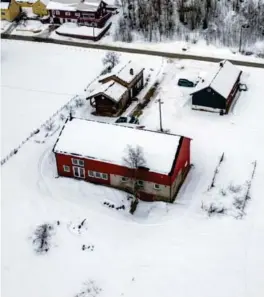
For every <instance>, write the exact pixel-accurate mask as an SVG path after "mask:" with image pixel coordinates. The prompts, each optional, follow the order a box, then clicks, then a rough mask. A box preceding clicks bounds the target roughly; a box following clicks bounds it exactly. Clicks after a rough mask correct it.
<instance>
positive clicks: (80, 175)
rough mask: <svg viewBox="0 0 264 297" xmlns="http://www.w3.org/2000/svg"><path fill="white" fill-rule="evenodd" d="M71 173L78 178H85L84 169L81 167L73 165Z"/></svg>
mask: <svg viewBox="0 0 264 297" xmlns="http://www.w3.org/2000/svg"><path fill="white" fill-rule="evenodd" d="M72 169H73V175H74V176H75V177H78V178H85V170H84V168H82V167H77V166H73V167H72Z"/></svg>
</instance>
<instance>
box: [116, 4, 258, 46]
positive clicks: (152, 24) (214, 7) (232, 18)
mask: <svg viewBox="0 0 264 297" xmlns="http://www.w3.org/2000/svg"><path fill="white" fill-rule="evenodd" d="M118 1H119V0H117V2H118ZM120 1H121V3H120V5H121V16H120V18H119V21H118V25H117V29H116V32H115V39H116V40H121V41H125V42H132V41H133V38H134V37H135V36H136V35H138V36H141V37H143V38H144V40H145V41H148V42H152V41H153V42H157V41H165V40H172V39H173V40H185V41H190V42H193V43H196V42H197V41H198V40H199V39H204V40H206V42H207V44H221V45H224V46H228V47H237V46H239V43H240V42H241V40H242V41H243V48H249V47H250V46H252V45H254V44H255V43H256V42H257V41H263V40H264V1H263V0H126V1H125V0H120ZM241 28H242V29H241Z"/></svg>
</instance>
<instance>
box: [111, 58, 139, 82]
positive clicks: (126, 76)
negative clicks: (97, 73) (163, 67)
mask: <svg viewBox="0 0 264 297" xmlns="http://www.w3.org/2000/svg"><path fill="white" fill-rule="evenodd" d="M130 69H133V74H130ZM142 70H144V68H143V67H142V66H140V65H139V64H138V63H135V62H132V61H129V62H128V63H127V64H126V65H125V66H123V67H122V68H121V69H120V70H119V71H118V72H116V73H115V75H116V76H118V77H119V78H121V79H122V80H124V81H125V82H127V83H130V82H131V81H132V80H133V79H134V78H135V77H136V76H137V75H138V74H139V72H141V71H142Z"/></svg>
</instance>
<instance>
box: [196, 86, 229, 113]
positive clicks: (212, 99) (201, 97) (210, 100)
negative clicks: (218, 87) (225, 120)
mask: <svg viewBox="0 0 264 297" xmlns="http://www.w3.org/2000/svg"><path fill="white" fill-rule="evenodd" d="M208 90H209V91H208ZM192 104H193V105H196V106H197V105H198V106H205V107H210V108H218V109H225V108H226V99H225V98H224V97H222V96H221V95H219V94H218V93H216V92H215V91H214V90H212V89H211V88H210V87H209V88H206V89H204V90H201V91H199V92H197V93H195V94H193V96H192Z"/></svg>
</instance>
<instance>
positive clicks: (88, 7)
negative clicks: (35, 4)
mask: <svg viewBox="0 0 264 297" xmlns="http://www.w3.org/2000/svg"><path fill="white" fill-rule="evenodd" d="M44 1H48V0H44ZM100 3H101V1H100V0H89V1H84V2H83V1H82V0H56V1H52V0H51V1H50V2H49V4H48V5H47V8H48V9H58V10H63V9H64V10H70V11H75V10H81V11H97V10H98V7H99V6H100Z"/></svg>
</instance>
